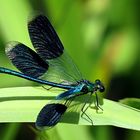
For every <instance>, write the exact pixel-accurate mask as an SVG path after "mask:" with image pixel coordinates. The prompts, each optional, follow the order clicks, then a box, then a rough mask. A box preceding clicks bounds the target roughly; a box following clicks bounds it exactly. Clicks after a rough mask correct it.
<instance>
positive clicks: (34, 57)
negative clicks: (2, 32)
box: [0, 14, 105, 129]
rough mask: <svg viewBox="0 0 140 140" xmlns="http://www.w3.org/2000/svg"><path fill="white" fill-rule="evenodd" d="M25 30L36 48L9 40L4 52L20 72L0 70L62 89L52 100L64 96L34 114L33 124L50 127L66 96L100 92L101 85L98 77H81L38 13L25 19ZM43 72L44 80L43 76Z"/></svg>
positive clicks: (48, 23)
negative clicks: (27, 19)
mask: <svg viewBox="0 0 140 140" xmlns="http://www.w3.org/2000/svg"><path fill="white" fill-rule="evenodd" d="M28 31H29V36H30V39H31V42H32V44H33V46H34V48H35V51H36V52H35V51H33V50H32V49H30V48H29V47H27V46H26V45H24V44H22V43H20V42H17V41H13V42H9V43H8V44H7V47H6V49H5V50H6V54H7V56H8V57H9V59H10V60H11V62H12V63H13V65H15V66H16V68H17V69H18V70H19V71H21V72H17V71H14V70H11V69H8V68H3V67H0V73H5V74H10V75H14V76H18V77H21V78H24V79H27V80H30V81H34V82H38V83H41V84H44V85H49V86H51V87H58V88H62V89H65V90H66V91H65V92H63V93H61V94H59V95H58V96H57V97H56V100H62V99H64V100H65V102H64V103H63V104H62V103H51V104H46V105H45V106H44V107H43V108H42V110H41V111H40V113H39V114H38V117H37V120H36V127H37V128H39V129H41V128H44V127H52V126H55V125H56V124H57V123H58V122H59V120H60V119H61V117H62V115H63V114H64V113H65V111H66V110H67V107H68V106H69V105H68V104H69V102H68V101H69V100H70V99H74V98H75V97H77V96H81V95H84V94H88V93H90V94H91V95H92V94H93V93H94V94H96V92H97V91H99V92H103V91H104V90H105V88H104V85H103V84H102V82H101V81H100V80H95V82H94V83H93V82H90V81H88V80H86V79H84V78H83V76H82V75H81V73H80V72H79V70H78V68H77V66H76V65H75V64H74V63H73V60H72V59H71V58H70V56H69V55H68V54H67V53H66V51H65V50H64V47H63V45H62V43H61V41H60V39H59V37H58V35H57V34H56V32H55V30H54V28H53V26H52V25H51V23H50V22H49V20H48V18H47V17H45V16H44V15H42V14H40V15H36V16H34V17H33V18H32V19H31V20H30V21H29V22H28ZM44 76H45V77H46V79H47V80H44V79H43V77H44ZM54 79H55V80H54ZM96 96H97V95H96ZM97 106H98V98H97Z"/></svg>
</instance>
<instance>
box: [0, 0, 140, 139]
mask: <svg viewBox="0 0 140 140" xmlns="http://www.w3.org/2000/svg"><path fill="white" fill-rule="evenodd" d="M139 5H140V1H138V0H133V1H132V0H123V1H122V0H60V1H58V0H40V1H38V0H20V1H19V0H3V1H2V0H1V1H0V66H3V67H8V68H11V69H16V68H14V66H12V64H11V63H10V62H9V60H8V58H7V57H6V55H5V53H4V48H5V44H6V43H7V42H8V41H14V40H15V41H20V42H22V43H24V44H26V45H28V46H29V47H31V48H32V44H31V42H30V39H29V35H28V30H27V19H28V16H29V15H30V14H31V13H33V12H42V13H44V14H45V15H46V16H48V18H49V19H50V21H51V23H52V24H53V26H54V27H55V29H56V31H57V33H58V35H59V37H60V39H61V41H62V42H63V44H64V46H65V48H66V50H67V52H69V54H70V55H71V57H72V58H73V59H74V61H75V63H76V64H77V65H78V67H79V69H80V70H81V72H82V73H83V74H84V76H85V77H86V78H87V79H89V80H91V81H94V80H95V79H96V78H98V79H101V80H102V81H103V83H105V87H106V93H105V94H104V97H105V98H108V99H111V100H115V101H118V100H120V99H123V98H126V97H136V98H139V97H140V94H139V91H140V90H139V87H140V26H139V25H140V14H139V13H140V10H139ZM26 85H35V84H34V83H32V82H29V81H27V80H24V79H20V78H16V77H13V76H9V75H2V74H0V88H4V87H17V86H26ZM19 94H20V93H19ZM118 113H121V112H116V114H118ZM126 117H127V116H126ZM139 138H140V133H139V132H138V131H132V130H127V129H122V128H117V127H111V126H98V127H97V126H93V127H88V126H76V125H67V124H59V125H58V126H57V127H55V128H54V129H52V130H51V131H50V132H47V133H43V134H42V133H41V134H38V132H36V131H34V130H32V129H31V128H30V127H29V125H28V124H26V123H24V124H0V139H1V140H25V139H26V140H31V139H32V140H33V139H47V140H48V139H50V140H55V139H56V140H66V139H67V140H69V139H70V140H71V139H73V140H76V139H80V140H85V139H86V140H118V139H119V140H121V139H122V140H138V139H139Z"/></svg>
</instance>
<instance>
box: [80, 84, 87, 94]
mask: <svg viewBox="0 0 140 140" xmlns="http://www.w3.org/2000/svg"><path fill="white" fill-rule="evenodd" d="M81 92H84V93H87V92H88V87H87V86H86V85H85V86H83V88H82V90H81Z"/></svg>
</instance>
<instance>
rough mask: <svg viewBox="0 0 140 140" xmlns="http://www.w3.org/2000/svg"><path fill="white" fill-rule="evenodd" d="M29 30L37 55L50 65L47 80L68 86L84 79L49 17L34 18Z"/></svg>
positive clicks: (39, 16) (38, 16) (29, 24)
mask: <svg viewBox="0 0 140 140" xmlns="http://www.w3.org/2000/svg"><path fill="white" fill-rule="evenodd" d="M28 30H29V35H30V38H31V41H32V44H33V46H34V48H35V49H36V51H37V53H38V54H39V56H40V57H41V58H42V59H43V60H44V61H46V62H47V63H48V64H49V69H48V71H47V73H46V79H47V80H50V81H52V82H63V81H66V82H65V83H66V84H70V83H76V81H78V80H80V79H82V75H81V73H80V72H79V70H78V68H77V67H76V65H75V64H74V63H73V61H72V59H71V58H70V57H69V55H68V54H67V53H66V51H64V47H63V45H62V43H61V41H60V39H59V37H58V36H57V34H56V32H55V30H54V28H53V27H52V25H51V24H50V22H49V20H48V19H47V17H45V16H44V15H37V16H34V17H33V18H32V20H30V21H29V23H28Z"/></svg>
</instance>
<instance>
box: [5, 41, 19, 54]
mask: <svg viewBox="0 0 140 140" xmlns="http://www.w3.org/2000/svg"><path fill="white" fill-rule="evenodd" d="M18 44H20V42H18V41H10V42H8V43H7V44H6V47H5V53H6V54H7V53H8V52H10V51H11V50H12V49H13V48H14V47H15V46H17V45H18Z"/></svg>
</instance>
